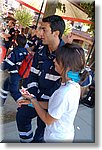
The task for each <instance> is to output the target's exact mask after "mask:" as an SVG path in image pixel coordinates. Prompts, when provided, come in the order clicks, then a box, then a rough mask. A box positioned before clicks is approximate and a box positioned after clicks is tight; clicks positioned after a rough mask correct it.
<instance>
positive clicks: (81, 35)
mask: <svg viewBox="0 0 102 150" xmlns="http://www.w3.org/2000/svg"><path fill="white" fill-rule="evenodd" d="M72 34H75V35H78V36H80V37H83V38H85V39H87V40H91V41H93V37H91V36H90V34H89V33H87V32H84V31H80V30H76V29H72Z"/></svg>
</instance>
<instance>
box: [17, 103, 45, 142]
mask: <svg viewBox="0 0 102 150" xmlns="http://www.w3.org/2000/svg"><path fill="white" fill-rule="evenodd" d="M36 116H37V113H36V111H35V109H34V108H33V107H30V106H28V105H22V106H21V107H20V108H18V111H17V114H16V121H17V127H18V132H19V137H20V142H23V143H31V142H34V143H42V142H44V139H43V135H44V129H45V123H44V122H43V121H42V120H41V119H40V118H39V117H38V116H37V129H36V131H35V135H34V137H33V129H32V125H31V121H32V119H33V118H35V117H36Z"/></svg>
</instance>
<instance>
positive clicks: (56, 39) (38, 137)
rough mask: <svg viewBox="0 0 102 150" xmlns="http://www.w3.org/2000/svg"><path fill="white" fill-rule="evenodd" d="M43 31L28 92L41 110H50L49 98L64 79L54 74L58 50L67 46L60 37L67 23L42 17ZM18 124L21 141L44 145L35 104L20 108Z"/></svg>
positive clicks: (58, 19)
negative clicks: (35, 121) (35, 124)
mask: <svg viewBox="0 0 102 150" xmlns="http://www.w3.org/2000/svg"><path fill="white" fill-rule="evenodd" d="M41 29H42V31H41V33H42V43H43V44H44V45H42V46H40V47H39V48H38V50H37V52H36V53H35V55H34V60H33V64H32V67H31V72H30V76H29V80H28V81H29V83H28V86H27V90H28V91H29V92H30V93H31V94H33V95H34V96H36V98H37V100H38V102H39V104H40V105H41V107H42V108H44V109H45V110H46V111H47V108H48V101H49V98H50V96H51V95H52V94H53V92H54V91H55V90H57V89H58V88H59V86H60V79H61V78H60V75H59V74H58V73H57V72H56V71H55V67H54V62H53V60H54V59H55V57H56V50H57V49H58V48H59V47H61V46H62V45H64V42H63V41H62V40H61V37H62V34H63V32H64V29H65V22H64V20H63V19H62V18H61V17H60V16H57V15H52V16H48V17H46V18H43V20H42V25H41ZM19 103H20V101H18V104H19ZM36 116H37V128H36V131H35V135H34V136H33V129H32V125H31V121H32V119H33V118H34V117H36ZM16 121H17V128H18V133H19V137H20V142H23V143H31V142H35V143H42V142H44V137H43V136H44V129H45V123H44V122H43V121H42V120H41V119H40V117H38V115H37V113H36V110H35V109H34V107H33V106H32V105H30V104H29V105H22V106H21V107H19V108H18V111H17V115H16Z"/></svg>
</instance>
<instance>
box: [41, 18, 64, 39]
mask: <svg viewBox="0 0 102 150" xmlns="http://www.w3.org/2000/svg"><path fill="white" fill-rule="evenodd" d="M42 21H43V22H48V23H49V24H50V27H51V31H52V32H54V31H59V32H60V34H59V38H61V37H62V34H63V32H64V30H65V22H64V20H63V18H62V17H60V16H58V15H52V16H48V17H46V18H43V19H42Z"/></svg>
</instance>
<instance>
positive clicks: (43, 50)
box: [0, 15, 95, 143]
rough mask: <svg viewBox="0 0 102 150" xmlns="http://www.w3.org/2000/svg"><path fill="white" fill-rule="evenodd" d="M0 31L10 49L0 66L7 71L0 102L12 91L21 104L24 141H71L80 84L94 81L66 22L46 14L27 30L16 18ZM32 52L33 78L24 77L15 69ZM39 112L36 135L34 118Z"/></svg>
mask: <svg viewBox="0 0 102 150" xmlns="http://www.w3.org/2000/svg"><path fill="white" fill-rule="evenodd" d="M1 26H2V23H1V22H0V27H1ZM0 30H1V33H0V40H1V41H2V42H1V43H0V44H1V45H3V46H5V48H6V50H7V51H6V56H5V59H4V61H3V62H2V63H1V64H0V70H1V71H4V70H7V71H8V73H9V76H8V78H6V80H5V81H4V83H3V85H2V87H1V89H0V103H1V105H2V106H3V105H4V103H5V101H6V99H7V95H8V93H9V92H10V93H11V96H12V97H13V98H14V100H15V101H16V103H17V104H18V109H17V115H16V122H17V128H18V134H19V137H20V142H23V143H43V142H72V141H73V139H74V126H73V123H74V119H75V116H76V113H77V110H78V105H79V101H80V96H81V91H80V86H82V87H86V86H87V87H89V86H92V85H94V84H95V83H94V80H93V79H94V73H93V71H92V70H91V68H90V69H87V67H85V55H84V50H83V49H82V48H81V47H80V46H78V45H75V44H73V43H71V42H70V36H71V33H70V34H69V35H68V36H67V40H66V38H65V36H63V33H64V30H65V22H64V20H63V19H62V18H61V17H60V16H57V15H52V16H49V17H46V18H43V19H42V21H40V22H38V25H37V27H36V22H35V21H33V23H32V25H31V26H29V30H28V32H27V33H26V34H25V32H24V29H20V28H19V25H18V24H16V23H15V22H14V21H13V20H9V21H8V23H7V24H6V25H5V26H2V27H1V28H0ZM62 37H64V38H63V39H62ZM68 39H69V40H68ZM68 41H69V42H68ZM22 51H23V53H22ZM28 53H31V54H32V55H33V63H32V67H31V70H30V75H29V77H28V78H25V79H22V78H21V77H20V75H19V73H18V69H17V68H19V67H20V65H21V64H22V61H23V59H24V58H25V56H26V55H27V54H28ZM21 81H23V82H21ZM20 84H21V85H20ZM22 87H23V88H22ZM89 94H90V93H89ZM92 96H93V98H94V95H91V98H92ZM89 97H90V95H89V96H88V98H89ZM93 106H94V102H93V103H92V107H93ZM35 117H37V128H36V131H35V134H34V135H33V129H32V125H31V122H32V119H33V118H35Z"/></svg>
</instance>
